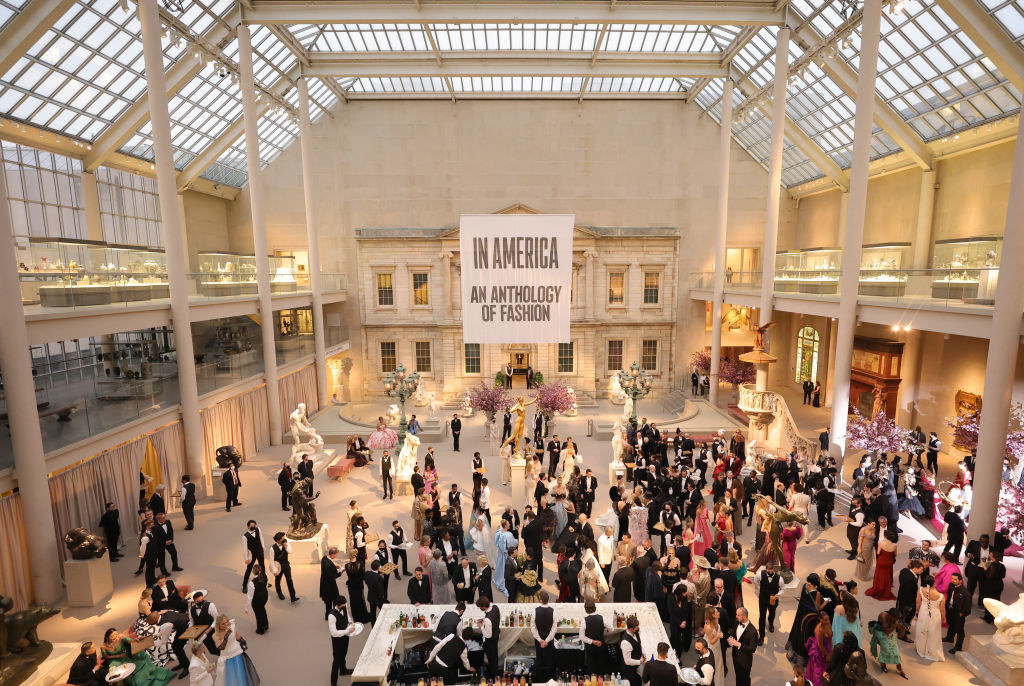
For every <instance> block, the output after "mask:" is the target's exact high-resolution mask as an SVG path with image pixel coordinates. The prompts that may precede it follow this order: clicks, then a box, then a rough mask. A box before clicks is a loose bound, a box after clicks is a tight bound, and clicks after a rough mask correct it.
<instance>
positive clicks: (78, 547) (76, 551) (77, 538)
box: [64, 527, 107, 560]
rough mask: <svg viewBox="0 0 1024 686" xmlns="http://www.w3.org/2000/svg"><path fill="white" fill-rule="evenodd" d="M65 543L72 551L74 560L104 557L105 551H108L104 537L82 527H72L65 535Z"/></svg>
mask: <svg viewBox="0 0 1024 686" xmlns="http://www.w3.org/2000/svg"><path fill="white" fill-rule="evenodd" d="M64 544H65V545H66V546H67V547H68V550H70V551H71V559H73V560H92V559H93V558H97V557H103V553H105V552H107V546H106V544H105V543H104V542H103V539H102V538H100V537H99V536H97V535H95V534H91V533H89V532H88V531H86V530H85V529H82V528H80V527H79V528H75V529H72V530H71V531H69V532H68V533H67V534H66V535H65V536H64Z"/></svg>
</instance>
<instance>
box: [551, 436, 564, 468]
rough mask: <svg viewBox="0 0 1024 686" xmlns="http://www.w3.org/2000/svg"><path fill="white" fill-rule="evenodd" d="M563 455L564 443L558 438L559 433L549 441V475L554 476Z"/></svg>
mask: <svg viewBox="0 0 1024 686" xmlns="http://www.w3.org/2000/svg"><path fill="white" fill-rule="evenodd" d="M561 455H562V443H561V441H559V440H558V434H555V435H553V436H552V437H551V440H550V441H548V476H554V475H555V470H556V469H558V460H559V458H560V457H561Z"/></svg>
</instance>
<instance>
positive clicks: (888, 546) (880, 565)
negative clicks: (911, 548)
mask: <svg viewBox="0 0 1024 686" xmlns="http://www.w3.org/2000/svg"><path fill="white" fill-rule="evenodd" d="M898 540H899V537H898V536H897V535H896V533H895V532H892V531H886V532H885V535H884V537H883V538H882V539H881V540H880V541H879V542H878V553H877V555H876V557H875V582H874V583H873V584H872V585H871V588H869V589H868V590H867V591H866V594H867V595H869V596H871V597H872V598H874V599H875V600H896V596H894V595H893V594H892V568H893V564H894V563H895V562H896V541H898Z"/></svg>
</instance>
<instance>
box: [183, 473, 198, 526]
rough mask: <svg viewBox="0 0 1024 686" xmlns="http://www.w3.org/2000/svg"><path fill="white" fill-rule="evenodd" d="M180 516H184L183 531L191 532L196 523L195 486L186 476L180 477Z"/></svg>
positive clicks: (190, 478)
mask: <svg viewBox="0 0 1024 686" xmlns="http://www.w3.org/2000/svg"><path fill="white" fill-rule="evenodd" d="M180 495H181V514H183V515H184V516H185V531H192V530H193V529H194V528H196V527H195V523H196V514H195V513H196V485H195V484H194V483H192V477H190V476H189V475H188V474H182V475H181V494H180Z"/></svg>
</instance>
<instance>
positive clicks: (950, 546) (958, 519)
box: [942, 505, 967, 560]
mask: <svg viewBox="0 0 1024 686" xmlns="http://www.w3.org/2000/svg"><path fill="white" fill-rule="evenodd" d="M962 512H963V506H962V505H957V506H955V507H954V508H953V509H952V510H949V511H948V512H946V514H945V515H943V520H944V521H945V522H946V524H947V527H946V547H945V548H943V550H942V552H944V553H948V552H950V551H953V557H954V559H956V560H959V559H960V551H961V550H963V547H964V535H965V534H966V533H967V525H966V524H965V523H964V520H963V517H962V516H961V513H962Z"/></svg>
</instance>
